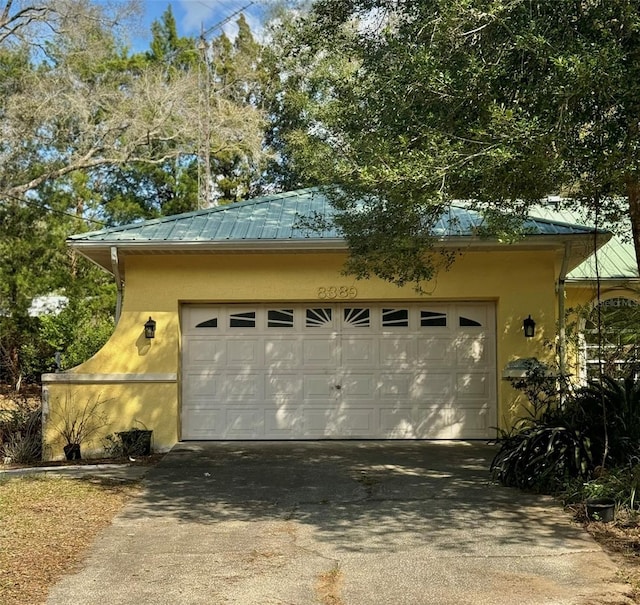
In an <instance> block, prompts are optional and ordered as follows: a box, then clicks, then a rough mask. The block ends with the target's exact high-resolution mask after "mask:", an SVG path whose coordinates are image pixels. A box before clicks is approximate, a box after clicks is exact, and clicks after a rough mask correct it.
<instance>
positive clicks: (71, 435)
mask: <svg viewBox="0 0 640 605" xmlns="http://www.w3.org/2000/svg"><path fill="white" fill-rule="evenodd" d="M104 403H105V401H104V400H101V399H100V397H99V396H97V397H96V398H95V399H92V398H89V399H88V400H87V401H86V403H85V404H84V405H83V406H76V405H74V401H73V396H72V395H70V394H67V395H65V398H64V402H63V403H62V404H61V405H60V407H59V408H58V409H56V410H55V411H54V412H53V413H52V416H54V417H55V416H57V417H58V424H57V427H56V431H57V432H58V434H59V435H60V436H61V437H62V438H63V439H64V441H65V445H64V447H63V451H64V455H65V458H66V459H67V460H80V459H81V458H82V451H81V445H82V444H83V443H85V442H86V441H88V440H89V439H90V438H91V437H92V436H93V435H94V434H95V433H97V432H98V431H99V430H100V429H101V428H102V427H104V426H105V425H106V424H107V421H106V417H105V416H104V414H103V413H102V412H101V407H102V405H103V404H104Z"/></svg>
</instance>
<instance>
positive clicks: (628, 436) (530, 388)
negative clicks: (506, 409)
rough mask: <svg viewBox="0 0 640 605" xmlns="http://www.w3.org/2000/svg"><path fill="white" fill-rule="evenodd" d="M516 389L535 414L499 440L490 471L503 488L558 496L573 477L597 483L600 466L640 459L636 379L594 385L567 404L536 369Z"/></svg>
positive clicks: (606, 379)
mask: <svg viewBox="0 0 640 605" xmlns="http://www.w3.org/2000/svg"><path fill="white" fill-rule="evenodd" d="M534 370H535V369H534ZM514 386H516V388H519V389H520V390H522V391H524V392H525V394H526V395H527V397H528V398H529V400H530V402H531V410H530V412H529V414H528V415H526V416H524V417H523V418H520V419H519V420H518V421H517V422H516V423H515V428H514V429H512V430H511V431H508V432H506V431H501V433H500V435H499V437H498V443H499V444H500V446H501V447H500V450H499V451H498V453H497V454H496V456H495V457H494V460H493V461H492V463H491V472H492V474H493V477H494V478H495V479H497V480H498V481H500V482H501V483H502V484H504V485H510V486H516V487H520V488H526V489H534V490H538V491H544V492H557V491H560V490H562V489H563V488H565V487H566V485H567V484H569V483H570V482H571V481H572V480H573V479H578V480H579V481H580V482H586V481H588V480H589V479H592V478H593V474H594V471H595V469H596V468H598V469H599V470H600V472H603V470H604V469H606V468H608V467H609V466H614V467H629V466H632V465H633V464H634V463H636V462H637V461H638V459H639V458H640V385H638V384H636V383H635V382H634V381H633V380H632V379H631V378H627V379H626V380H615V379H613V378H610V377H603V379H602V381H590V382H589V383H588V384H587V385H586V386H585V387H582V388H579V389H577V390H576V391H575V392H568V393H567V394H566V396H565V398H564V400H562V401H560V398H559V396H558V390H557V387H555V391H552V390H551V389H550V388H549V378H548V377H545V376H544V375H540V374H539V373H538V374H536V373H535V371H532V372H531V374H530V375H529V376H528V377H527V379H525V380H522V381H519V383H516V384H515V385H514ZM554 393H555V394H554Z"/></svg>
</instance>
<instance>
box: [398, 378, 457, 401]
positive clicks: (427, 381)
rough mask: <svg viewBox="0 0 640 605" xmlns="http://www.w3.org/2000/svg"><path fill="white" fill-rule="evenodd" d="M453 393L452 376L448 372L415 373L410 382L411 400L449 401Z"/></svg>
mask: <svg viewBox="0 0 640 605" xmlns="http://www.w3.org/2000/svg"><path fill="white" fill-rule="evenodd" d="M454 393H455V388H454V382H453V376H452V375H451V373H450V372H447V371H444V370H441V371H435V370H434V371H431V372H424V373H420V374H416V375H415V376H414V379H413V381H412V383H411V389H410V392H409V396H410V399H411V401H418V402H420V401H422V402H424V403H429V402H432V401H451V399H452V397H453V395H454Z"/></svg>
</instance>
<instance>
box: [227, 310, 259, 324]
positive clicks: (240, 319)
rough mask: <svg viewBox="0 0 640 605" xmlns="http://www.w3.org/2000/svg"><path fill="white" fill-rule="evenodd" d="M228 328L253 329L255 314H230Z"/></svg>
mask: <svg viewBox="0 0 640 605" xmlns="http://www.w3.org/2000/svg"><path fill="white" fill-rule="evenodd" d="M229 327H230V328H255V327H256V312H255V311H247V312H245V313H231V314H230V315H229Z"/></svg>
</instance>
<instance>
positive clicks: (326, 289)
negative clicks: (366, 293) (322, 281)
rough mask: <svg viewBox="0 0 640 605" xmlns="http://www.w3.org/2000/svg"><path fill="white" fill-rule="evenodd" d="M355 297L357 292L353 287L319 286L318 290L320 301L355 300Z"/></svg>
mask: <svg viewBox="0 0 640 605" xmlns="http://www.w3.org/2000/svg"><path fill="white" fill-rule="evenodd" d="M356 296H358V291H357V290H356V289H355V287H354V286H320V287H319V288H318V298H320V299H333V298H355V297H356Z"/></svg>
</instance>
